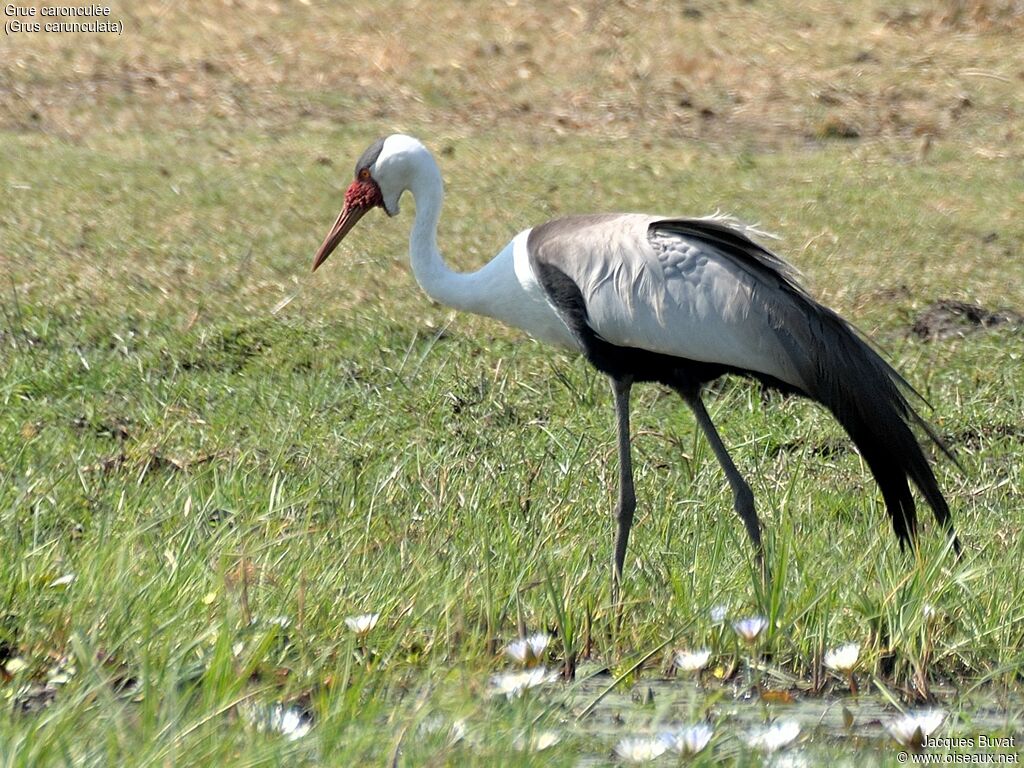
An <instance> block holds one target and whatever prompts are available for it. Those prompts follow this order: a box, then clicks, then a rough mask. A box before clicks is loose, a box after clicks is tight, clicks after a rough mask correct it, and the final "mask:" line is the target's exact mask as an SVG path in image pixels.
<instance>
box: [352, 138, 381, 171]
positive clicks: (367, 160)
mask: <svg viewBox="0 0 1024 768" xmlns="http://www.w3.org/2000/svg"><path fill="white" fill-rule="evenodd" d="M385 138H387V137H382V138H379V139H377V140H376V141H375V142H373V144H371V145H370V146H368V147H367V148H366V151H365V152H363V154H361V155H360V156H359V159H358V160H357V161H356V171H355V174H353V175H354V176H355V177H356V178H358V177H359V172H360V171H361V170H363V168H370V167H371V166H373V164H374V163H376V162H377V158H378V157H380V151H381V150H382V149H384V139H385Z"/></svg>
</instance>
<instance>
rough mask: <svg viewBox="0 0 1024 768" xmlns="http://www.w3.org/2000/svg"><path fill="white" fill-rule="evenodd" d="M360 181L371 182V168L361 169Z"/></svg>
mask: <svg viewBox="0 0 1024 768" xmlns="http://www.w3.org/2000/svg"><path fill="white" fill-rule="evenodd" d="M359 180H360V181H369V180H370V169H369V168H361V169H360V170H359Z"/></svg>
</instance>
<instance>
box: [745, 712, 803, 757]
mask: <svg viewBox="0 0 1024 768" xmlns="http://www.w3.org/2000/svg"><path fill="white" fill-rule="evenodd" d="M799 735H800V723H798V722H797V721H796V720H783V721H781V722H778V723H775V724H773V725H770V726H769V727H767V728H762V729H761V730H760V731H757V732H755V733H751V734H748V735H747V736H746V737H745V740H746V742H747V746H748V747H753V748H754V749H760V750H761V751H763V752H777V751H778V750H780V749H782V748H783V747H784V746H786V745H787V744H789V743H790V742H792V741H793V740H794V739H796V737H797V736H799Z"/></svg>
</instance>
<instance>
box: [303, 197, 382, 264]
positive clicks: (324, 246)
mask: <svg viewBox="0 0 1024 768" xmlns="http://www.w3.org/2000/svg"><path fill="white" fill-rule="evenodd" d="M378 205H380V206H383V205H384V197H383V195H381V193H380V187H379V186H377V182H375V181H374V180H373V179H372V178H365V179H356V180H355V181H353V182H352V183H351V184H350V185H349V187H348V189H347V190H345V205H344V207H343V208H342V209H341V213H339V214H338V218H337V220H336V221H335V222H334V226H333V227H331V231H330V232H328V233H327V237H326V238H324V241H323V243H321V244H320V247H319V248H318V249H317V252H316V256H315V257H314V258H313V271H314V272H316V270H317V268H318V267H319V266H320V265H321V264H323V263H324V262H325V261H327V257H328V256H330V255H331V252H332V251H334V249H335V248H337V247H338V243H340V242H341V241H342V240H343V239H344V238H345V235H347V234H348V233H349V231H350V230H351V229H352V227H354V226H355V225H356V222H357V221H359V219H361V218H362V217H363V214H365V213H366V212H367V211H368V210H370V209H371V208H375V207H376V206H378Z"/></svg>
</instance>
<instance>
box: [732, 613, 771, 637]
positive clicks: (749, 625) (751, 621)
mask: <svg viewBox="0 0 1024 768" xmlns="http://www.w3.org/2000/svg"><path fill="white" fill-rule="evenodd" d="M767 626H768V619H766V618H765V617H764V616H751V617H750V618H747V619H740V620H739V621H734V622H733V623H732V628H733V629H734V630H735V631H736V634H737V635H739V636H740V637H742V638H743V640H744V641H745V642H748V643H752V642H754V641H755V640H757V638H758V636H759V635H760V634H761V633H762V632H764V628H765V627H767Z"/></svg>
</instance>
